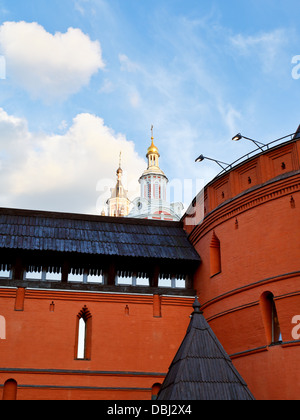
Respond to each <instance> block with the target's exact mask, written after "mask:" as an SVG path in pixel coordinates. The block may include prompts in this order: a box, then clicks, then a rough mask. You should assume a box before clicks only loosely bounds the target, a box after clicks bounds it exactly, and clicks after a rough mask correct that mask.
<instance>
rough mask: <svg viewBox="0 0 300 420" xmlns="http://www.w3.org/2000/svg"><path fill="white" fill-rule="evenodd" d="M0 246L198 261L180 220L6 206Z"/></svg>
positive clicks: (0, 218) (0, 223) (0, 216)
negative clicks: (22, 208) (9, 207)
mask: <svg viewBox="0 0 300 420" xmlns="http://www.w3.org/2000/svg"><path fill="white" fill-rule="evenodd" d="M0 249H6V250H9V249H11V250H12V249H22V250H25V251H54V252H72V253H78V254H88V255H102V256H119V257H143V258H155V259H166V260H177V261H178V260H182V261H193V262H195V263H197V262H200V257H199V255H198V254H197V252H196V251H195V249H194V248H193V246H192V245H191V243H190V242H189V240H188V238H187V234H186V232H185V231H184V229H183V225H182V223H181V222H164V221H155V220H146V219H131V218H116V217H105V216H94V215H83V214H75V213H58V212H46V211H33V210H20V209H8V208H0Z"/></svg>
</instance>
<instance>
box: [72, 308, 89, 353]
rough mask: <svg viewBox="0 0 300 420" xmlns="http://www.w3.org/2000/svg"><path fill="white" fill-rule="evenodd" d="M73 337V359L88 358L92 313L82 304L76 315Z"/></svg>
mask: <svg viewBox="0 0 300 420" xmlns="http://www.w3.org/2000/svg"><path fill="white" fill-rule="evenodd" d="M75 337H76V338H75V359H78V360H90V359H91V345H92V315H91V313H90V311H89V310H88V308H87V307H86V306H84V307H83V308H82V309H81V311H80V312H79V313H78V315H77V319H76V336H75Z"/></svg>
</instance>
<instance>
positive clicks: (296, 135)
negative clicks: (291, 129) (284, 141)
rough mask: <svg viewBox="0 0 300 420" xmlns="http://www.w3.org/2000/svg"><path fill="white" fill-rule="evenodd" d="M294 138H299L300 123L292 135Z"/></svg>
mask: <svg viewBox="0 0 300 420" xmlns="http://www.w3.org/2000/svg"><path fill="white" fill-rule="evenodd" d="M293 138H294V139H299V138H300V125H299V127H298V128H297V131H296V133H295V135H294V137H293Z"/></svg>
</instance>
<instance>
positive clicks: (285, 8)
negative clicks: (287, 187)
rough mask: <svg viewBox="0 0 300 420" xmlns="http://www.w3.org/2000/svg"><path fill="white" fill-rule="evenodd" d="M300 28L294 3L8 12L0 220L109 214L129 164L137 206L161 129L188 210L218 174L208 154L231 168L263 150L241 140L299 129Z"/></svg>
mask: <svg viewBox="0 0 300 420" xmlns="http://www.w3.org/2000/svg"><path fill="white" fill-rule="evenodd" d="M299 16H300V3H299V2H298V1H296V0H286V1H281V0H273V1H271V0H263V1H258V0H247V1H246V0H243V1H241V0H239V1H237V0H228V1H226V2H225V1H224V0H216V1H208V0H206V1H204V0H185V1H182V0H151V1H150V0H60V1H57V0H51V1H49V0H47V1H46V0H27V1H26V2H24V1H20V0H13V1H12V0H10V1H8V0H0V55H1V56H2V57H4V58H5V64H6V68H5V78H2V79H0V206H7V207H20V208H34V209H44V210H58V211H72V212H84V213H99V212H100V211H101V209H102V207H103V204H104V202H105V199H106V198H107V196H108V194H109V188H107V186H112V185H111V184H112V183H113V182H114V180H115V171H116V169H117V165H118V159H119V153H120V150H122V156H123V158H122V164H123V169H124V172H125V175H124V176H125V178H126V179H125V181H127V186H128V189H129V196H130V198H131V199H134V198H135V196H136V195H137V194H138V190H139V189H138V182H137V180H138V178H139V176H140V175H141V173H142V171H143V170H144V169H145V166H146V159H145V153H146V150H147V147H148V146H149V143H150V127H151V125H152V124H153V125H154V136H155V143H156V145H157V146H158V148H159V151H160V154H161V160H160V164H161V168H162V169H163V170H164V172H165V173H166V175H167V176H168V178H169V180H170V182H171V183H172V181H173V180H177V181H178V180H179V181H180V182H181V183H182V185H183V184H184V180H188V181H189V182H187V183H186V185H188V186H189V187H188V188H187V190H188V191H187V192H186V193H184V192H183V193H182V197H177V198H182V201H184V202H186V204H188V203H187V201H189V199H191V198H192V197H193V196H194V195H195V194H196V192H197V191H196V190H195V188H197V187H196V186H195V180H196V179H201V180H202V179H203V182H205V183H206V182H208V181H209V180H211V179H212V178H213V176H215V175H216V174H217V173H218V172H219V167H218V166H217V165H216V164H214V163H213V162H210V161H208V160H205V161H204V162H202V163H201V164H199V163H198V164H197V163H195V162H194V161H195V158H196V157H197V156H198V155H199V154H201V153H202V154H204V155H206V156H209V157H212V158H215V159H219V160H221V161H224V162H228V163H230V162H232V161H234V160H236V159H237V158H238V157H240V156H241V155H244V154H245V153H248V152H249V151H251V150H252V149H253V147H254V145H253V144H252V143H251V142H248V141H246V140H244V141H240V142H239V143H236V142H232V141H231V138H232V137H233V135H234V134H236V133H237V132H241V133H242V134H244V135H245V136H247V137H250V138H253V139H256V140H258V141H261V142H263V143H267V142H269V141H272V140H274V139H276V138H279V137H281V136H284V135H286V134H289V133H292V132H294V131H295V130H296V128H297V126H298V125H299V124H300V115H299V105H298V103H299V93H300V78H299V79H298V73H297V72H295V65H296V64H295V63H296V62H297V61H294V63H292V59H293V57H295V56H297V55H300V29H299ZM0 63H1V62H0ZM293 68H294V73H292V72H293ZM0 74H1V71H0ZM293 74H294V76H295V74H296V76H297V77H293V76H292V75H293ZM299 75H300V70H299Z"/></svg>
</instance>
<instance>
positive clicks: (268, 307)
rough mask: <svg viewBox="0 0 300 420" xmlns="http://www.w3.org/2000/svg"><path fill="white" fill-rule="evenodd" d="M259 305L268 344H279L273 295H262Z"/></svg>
mask: <svg viewBox="0 0 300 420" xmlns="http://www.w3.org/2000/svg"><path fill="white" fill-rule="evenodd" d="M260 303H261V310H262V316H263V322H264V327H265V332H266V337H267V342H268V344H278V343H281V342H282V336H281V331H280V325H279V319H278V314H277V309H276V304H275V301H274V295H273V293H271V292H265V293H263V294H262V295H261V298H260Z"/></svg>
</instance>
